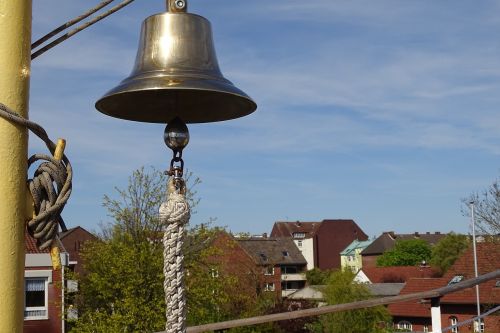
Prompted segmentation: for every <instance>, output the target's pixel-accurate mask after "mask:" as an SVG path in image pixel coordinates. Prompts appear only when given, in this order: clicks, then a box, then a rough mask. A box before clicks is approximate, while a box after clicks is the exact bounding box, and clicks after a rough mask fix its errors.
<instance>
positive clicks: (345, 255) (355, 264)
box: [340, 239, 372, 274]
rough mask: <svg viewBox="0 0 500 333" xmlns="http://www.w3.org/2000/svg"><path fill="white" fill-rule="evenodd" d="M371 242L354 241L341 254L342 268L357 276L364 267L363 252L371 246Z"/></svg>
mask: <svg viewBox="0 0 500 333" xmlns="http://www.w3.org/2000/svg"><path fill="white" fill-rule="evenodd" d="M371 242H372V241H371V240H366V241H359V240H357V239H355V240H353V241H352V243H351V244H349V245H348V246H347V247H346V248H345V249H344V250H343V251H342V252H340V266H341V267H342V269H347V270H350V271H351V272H353V273H354V274H356V273H357V272H358V271H359V270H360V269H361V268H362V267H363V260H362V258H361V251H363V250H364V249H365V248H366V247H367V246H368V245H370V244H371Z"/></svg>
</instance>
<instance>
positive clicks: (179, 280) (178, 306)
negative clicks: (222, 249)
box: [160, 177, 191, 333]
mask: <svg viewBox="0 0 500 333" xmlns="http://www.w3.org/2000/svg"><path fill="white" fill-rule="evenodd" d="M167 196H168V197H167V201H166V202H164V203H162V204H161V206H160V221H161V222H162V224H163V225H166V229H165V233H164V235H163V246H164V249H163V274H164V275H165V281H164V283H163V288H164V290H165V303H166V306H167V309H166V317H167V323H166V326H165V330H166V332H168V333H184V332H186V313H187V306H186V291H185V285H184V254H183V252H182V247H183V243H184V231H185V225H186V224H187V223H188V222H189V218H190V216H191V214H190V208H189V204H188V201H187V199H186V185H185V182H184V181H183V180H179V178H177V179H175V178H174V177H170V178H169V179H168V184H167Z"/></svg>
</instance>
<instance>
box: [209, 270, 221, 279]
mask: <svg viewBox="0 0 500 333" xmlns="http://www.w3.org/2000/svg"><path fill="white" fill-rule="evenodd" d="M210 276H211V277H212V278H213V279H216V278H218V277H219V270H218V269H216V268H210Z"/></svg>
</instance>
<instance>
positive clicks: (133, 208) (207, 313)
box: [71, 168, 258, 333]
mask: <svg viewBox="0 0 500 333" xmlns="http://www.w3.org/2000/svg"><path fill="white" fill-rule="evenodd" d="M199 182H200V181H199V179H195V180H194V181H193V182H190V183H188V185H189V184H191V186H189V188H190V189H192V185H193V184H198V183H199ZM165 189H166V177H165V176H164V175H163V174H162V173H161V172H159V171H157V170H154V169H152V170H151V171H149V172H147V171H145V170H144V168H141V169H139V170H136V171H134V172H133V174H132V176H131V177H130V179H129V184H128V187H127V188H126V189H125V190H122V189H118V188H116V191H117V193H118V194H119V198H118V199H112V198H110V197H108V196H105V197H104V206H105V207H106V208H107V209H108V212H109V216H110V217H111V218H112V219H113V221H112V222H110V223H109V224H107V225H104V226H103V227H102V233H101V235H100V237H99V240H98V241H95V242H92V243H86V246H85V248H84V250H83V252H82V258H83V262H84V263H85V269H86V270H87V274H86V275H85V276H83V277H81V279H80V284H79V286H80V294H79V297H78V300H77V306H78V311H79V318H78V320H77V321H76V322H75V324H74V327H73V329H72V331H71V332H74V333H90V332H92V333H101V332H103V333H104V332H106V333H115V332H116V333H118V332H120V333H123V332H153V331H160V330H163V329H164V327H165V300H164V291H163V280H164V276H163V244H162V242H161V238H162V231H163V230H162V229H163V226H162V225H161V224H160V221H159V219H158V208H159V206H160V204H161V202H162V201H163V200H165V197H166V193H165ZM189 193H190V194H189V196H188V198H189V199H190V200H191V204H192V205H195V204H196V202H197V200H196V199H195V193H193V191H192V190H191V191H190V192H189ZM218 232H220V229H218V228H213V227H211V226H209V225H200V226H196V227H193V228H191V229H190V230H189V231H188V232H187V236H186V241H185V244H184V245H185V249H184V253H185V268H186V272H187V274H186V286H187V297H188V323H189V324H202V323H208V322H213V321H219V320H226V319H235V318H237V317H240V316H242V315H244V314H245V313H246V312H250V311H254V310H255V309H258V307H257V306H256V302H257V300H256V297H255V295H253V297H250V296H248V295H245V294H242V293H241V292H239V285H240V281H239V280H238V277H236V276H232V275H230V274H222V273H221V274H219V272H221V270H220V268H219V267H218V264H217V262H215V261H213V260H210V258H213V257H214V256H216V255H217V253H216V251H217V249H215V248H214V247H213V245H212V241H213V239H214V237H215V235H217V233H218ZM241 332H244V331H241Z"/></svg>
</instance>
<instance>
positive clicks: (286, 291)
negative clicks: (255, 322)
mask: <svg viewBox="0 0 500 333" xmlns="http://www.w3.org/2000/svg"><path fill="white" fill-rule="evenodd" d="M297 290H298V289H287V290H282V291H281V297H288V296H289V295H291V294H293V293H294V292H296V291H297Z"/></svg>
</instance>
